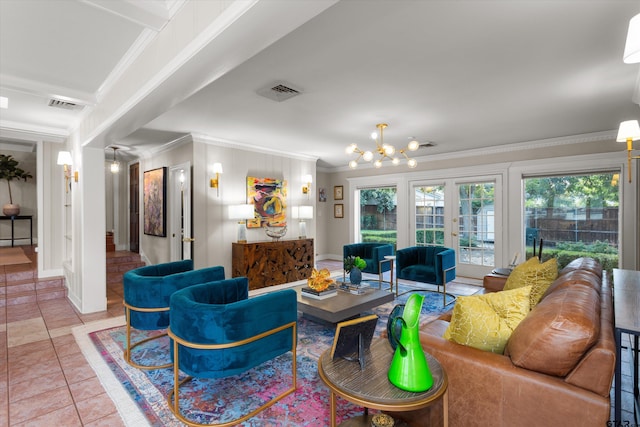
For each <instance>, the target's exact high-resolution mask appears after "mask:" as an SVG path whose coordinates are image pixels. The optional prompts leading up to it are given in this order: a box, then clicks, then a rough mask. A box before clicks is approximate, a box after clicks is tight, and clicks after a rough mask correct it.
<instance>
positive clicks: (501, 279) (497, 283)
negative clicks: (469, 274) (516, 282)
mask: <svg viewBox="0 0 640 427" xmlns="http://www.w3.org/2000/svg"><path fill="white" fill-rule="evenodd" d="M508 277H509V276H502V275H499V274H487V275H486V276H484V278H483V279H482V286H483V287H484V289H485V290H486V291H487V292H500V291H501V290H502V289H504V285H505V283H507V278H508Z"/></svg>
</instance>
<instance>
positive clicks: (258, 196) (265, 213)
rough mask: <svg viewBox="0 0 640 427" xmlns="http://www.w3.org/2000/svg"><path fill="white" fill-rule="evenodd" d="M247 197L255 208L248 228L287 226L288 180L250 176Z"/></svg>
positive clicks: (248, 222)
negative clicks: (253, 216)
mask: <svg viewBox="0 0 640 427" xmlns="http://www.w3.org/2000/svg"><path fill="white" fill-rule="evenodd" d="M247 198H248V200H249V203H251V204H253V206H254V210H255V218H254V219H250V220H249V221H247V228H260V227H286V226H287V181H285V180H282V179H275V178H256V177H252V176H248V177H247Z"/></svg>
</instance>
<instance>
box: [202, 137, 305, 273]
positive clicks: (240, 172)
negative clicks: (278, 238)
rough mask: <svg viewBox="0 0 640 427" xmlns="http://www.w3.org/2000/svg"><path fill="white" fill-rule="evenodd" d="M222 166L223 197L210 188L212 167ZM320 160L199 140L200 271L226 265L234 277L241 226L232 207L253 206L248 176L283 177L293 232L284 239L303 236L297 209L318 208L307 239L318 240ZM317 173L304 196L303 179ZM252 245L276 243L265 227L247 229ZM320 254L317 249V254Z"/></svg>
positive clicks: (221, 190) (227, 270) (289, 219)
mask: <svg viewBox="0 0 640 427" xmlns="http://www.w3.org/2000/svg"><path fill="white" fill-rule="evenodd" d="M215 162H220V163H222V166H223V170H224V173H223V174H222V175H221V176H220V195H219V196H218V195H217V192H216V189H215V188H211V187H209V179H210V178H211V173H210V168H211V166H212V165H213V163H215ZM315 164H316V161H315V159H302V158H295V157H293V156H291V157H287V156H284V155H278V154H271V153H266V152H260V151H258V150H253V151H249V150H245V149H242V148H237V147H232V146H228V145H223V144H219V145H218V144H216V142H215V141H205V140H202V139H196V140H195V141H194V155H193V181H192V188H193V236H194V237H195V238H196V241H195V243H194V252H193V253H194V262H195V264H196V267H198V268H201V267H205V266H213V265H222V266H224V268H225V272H226V275H227V277H230V276H231V246H232V243H233V242H236V241H237V223H236V221H234V220H230V219H229V215H228V207H229V206H230V205H237V204H244V203H247V176H254V177H261V178H279V179H284V180H286V181H287V186H288V190H287V191H288V195H287V234H286V235H285V237H284V239H295V238H297V237H298V222H297V220H293V219H291V207H292V206H299V205H312V206H314V219H312V220H309V221H307V237H310V238H315V236H316V222H317V215H316V212H317V209H316V206H317V201H316V199H317V196H314V195H315V194H317V184H316V182H317V179H316V166H315ZM304 174H311V175H312V176H313V184H312V190H311V194H310V195H309V197H308V198H307V195H304V194H302V185H303V182H302V176H303V175H304ZM247 240H248V241H249V242H255V241H266V240H270V238H269V237H267V235H266V234H265V233H264V229H247ZM316 252H317V250H316Z"/></svg>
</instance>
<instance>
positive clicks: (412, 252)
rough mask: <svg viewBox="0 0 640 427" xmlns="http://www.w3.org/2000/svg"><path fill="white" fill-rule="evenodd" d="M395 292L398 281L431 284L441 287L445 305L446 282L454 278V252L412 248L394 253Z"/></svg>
mask: <svg viewBox="0 0 640 427" xmlns="http://www.w3.org/2000/svg"><path fill="white" fill-rule="evenodd" d="M396 269H397V270H396V292H397V289H398V279H405V280H412V281H415V282H422V283H431V284H434V285H436V286H437V287H438V292H440V286H442V287H443V298H444V301H445V304H446V298H447V296H446V294H447V282H450V281H452V280H453V279H455V278H456V252H455V251H454V250H453V249H449V248H445V247H444V246H412V247H409V248H404V249H398V250H397V251H396Z"/></svg>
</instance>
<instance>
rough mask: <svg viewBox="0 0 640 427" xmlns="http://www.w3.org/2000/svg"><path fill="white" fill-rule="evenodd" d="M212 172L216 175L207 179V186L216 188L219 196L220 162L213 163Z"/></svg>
mask: <svg viewBox="0 0 640 427" xmlns="http://www.w3.org/2000/svg"><path fill="white" fill-rule="evenodd" d="M212 172H213V173H215V174H216V177H215V178H211V180H210V181H209V186H210V187H211V188H215V189H216V190H217V191H216V195H217V196H219V195H220V174H221V173H222V163H214V164H213V169H212Z"/></svg>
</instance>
